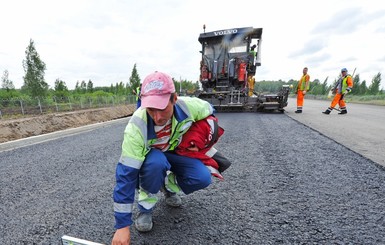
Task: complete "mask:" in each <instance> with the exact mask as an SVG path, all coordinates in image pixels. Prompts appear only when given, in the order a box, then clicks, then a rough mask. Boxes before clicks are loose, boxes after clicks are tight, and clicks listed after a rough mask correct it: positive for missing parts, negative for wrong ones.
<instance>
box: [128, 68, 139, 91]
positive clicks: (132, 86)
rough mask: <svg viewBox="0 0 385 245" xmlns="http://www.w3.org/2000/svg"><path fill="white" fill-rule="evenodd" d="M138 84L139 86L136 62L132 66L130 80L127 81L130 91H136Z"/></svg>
mask: <svg viewBox="0 0 385 245" xmlns="http://www.w3.org/2000/svg"><path fill="white" fill-rule="evenodd" d="M139 86H140V77H139V74H138V71H137V69H136V64H134V68H132V72H131V76H130V82H129V88H130V91H131V93H133V92H136V88H137V87H139Z"/></svg>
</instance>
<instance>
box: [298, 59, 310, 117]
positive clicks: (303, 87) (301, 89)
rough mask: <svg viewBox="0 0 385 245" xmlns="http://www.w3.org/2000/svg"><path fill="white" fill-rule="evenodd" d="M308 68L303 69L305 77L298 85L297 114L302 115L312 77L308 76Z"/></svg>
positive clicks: (303, 76)
mask: <svg viewBox="0 0 385 245" xmlns="http://www.w3.org/2000/svg"><path fill="white" fill-rule="evenodd" d="M307 70H308V69H307V67H305V68H303V75H302V77H301V79H299V81H298V85H297V91H296V93H297V110H296V111H295V113H302V109H303V102H304V100H305V94H306V92H307V91H309V87H310V85H309V83H310V75H309V74H307Z"/></svg>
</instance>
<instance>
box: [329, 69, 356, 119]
mask: <svg viewBox="0 0 385 245" xmlns="http://www.w3.org/2000/svg"><path fill="white" fill-rule="evenodd" d="M352 88H353V78H352V76H351V75H349V74H348V70H347V69H346V68H342V69H341V77H340V79H338V81H337V83H336V85H335V86H334V88H333V93H334V98H333V100H332V103H331V104H330V107H329V108H327V109H326V111H323V112H322V113H323V114H327V115H329V114H330V112H332V110H333V109H334V108H335V106H336V105H337V104H338V105H339V106H340V109H339V110H340V112H339V113H338V114H340V115H343V114H347V113H348V111H347V109H346V103H345V100H344V96H345V95H346V94H347V93H349V92H350V91H351V90H352Z"/></svg>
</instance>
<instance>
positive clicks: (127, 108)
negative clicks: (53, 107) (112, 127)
mask: <svg viewBox="0 0 385 245" xmlns="http://www.w3.org/2000/svg"><path fill="white" fill-rule="evenodd" d="M135 108H136V105H123V106H117V107H108V108H97V109H88V110H82V111H71V112H63V113H54V114H45V115H39V116H33V117H29V118H20V119H9V120H4V119H1V120H0V143H4V142H8V141H12V140H17V139H22V138H26V137H30V136H36V135H41V134H46V133H51V132H54V131H58V130H64V129H68V128H76V127H80V126H84V125H88V124H93V123H99V122H105V121H110V120H113V119H117V118H122V117H127V116H129V115H131V114H132V113H133V112H134V111H135Z"/></svg>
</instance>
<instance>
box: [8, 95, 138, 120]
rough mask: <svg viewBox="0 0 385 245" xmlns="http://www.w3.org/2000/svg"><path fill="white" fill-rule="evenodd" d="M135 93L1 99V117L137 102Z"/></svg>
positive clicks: (17, 116)
mask: <svg viewBox="0 0 385 245" xmlns="http://www.w3.org/2000/svg"><path fill="white" fill-rule="evenodd" d="M135 103H136V97H135V95H128V96H99V97H95V96H93V97H79V98H73V97H62V98H57V97H50V98H35V99H24V98H23V99H11V100H1V99H0V119H12V118H20V117H26V116H31V115H40V114H48V113H54V112H66V111H77V110H85V109H92V108H102V107H113V106H119V105H129V104H135Z"/></svg>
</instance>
